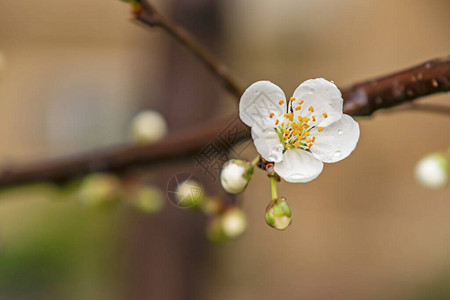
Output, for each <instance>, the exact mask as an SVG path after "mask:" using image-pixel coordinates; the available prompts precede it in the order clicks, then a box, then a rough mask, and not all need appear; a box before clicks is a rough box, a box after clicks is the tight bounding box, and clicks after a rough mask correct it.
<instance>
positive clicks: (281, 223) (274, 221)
mask: <svg viewBox="0 0 450 300" xmlns="http://www.w3.org/2000/svg"><path fill="white" fill-rule="evenodd" d="M266 223H267V225H269V226H271V227H273V228H275V229H278V230H285V229H286V228H288V227H289V225H291V223H292V212H291V209H290V207H289V205H288V204H287V202H286V199H285V198H284V197H279V198H278V199H276V200H275V201H271V202H270V203H269V205H268V206H267V208H266Z"/></svg>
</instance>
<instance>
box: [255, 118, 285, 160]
mask: <svg viewBox="0 0 450 300" xmlns="http://www.w3.org/2000/svg"><path fill="white" fill-rule="evenodd" d="M252 138H253V142H254V144H255V147H256V150H258V152H259V154H261V156H262V157H263V158H264V159H265V160H267V161H271V162H279V161H281V159H282V156H283V145H282V144H281V143H280V138H279V137H278V134H277V133H276V132H275V129H273V128H271V127H269V128H266V129H261V128H260V127H259V126H254V127H252Z"/></svg>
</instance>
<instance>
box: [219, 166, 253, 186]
mask: <svg viewBox="0 0 450 300" xmlns="http://www.w3.org/2000/svg"><path fill="white" fill-rule="evenodd" d="M252 175H253V166H252V165H251V164H250V163H249V162H246V161H242V160H239V159H232V160H229V161H227V162H226V163H225V164H224V166H223V168H222V172H221V173H220V183H221V184H222V187H223V188H224V190H225V191H227V192H228V193H230V194H239V193H242V192H243V191H244V190H245V188H246V187H247V185H248V183H249V181H250V179H252Z"/></svg>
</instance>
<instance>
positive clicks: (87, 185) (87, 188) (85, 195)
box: [79, 173, 121, 207]
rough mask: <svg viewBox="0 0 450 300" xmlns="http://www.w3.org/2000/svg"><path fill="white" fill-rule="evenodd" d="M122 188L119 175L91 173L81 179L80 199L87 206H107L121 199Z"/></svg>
mask: <svg viewBox="0 0 450 300" xmlns="http://www.w3.org/2000/svg"><path fill="white" fill-rule="evenodd" d="M120 189H121V181H120V179H119V178H118V177H116V176H114V175H111V174H104V173H96V174H90V175H87V176H85V177H84V178H83V179H82V181H81V184H80V188H79V199H80V201H81V203H83V204H85V205H87V206H92V207H99V206H105V205H108V204H111V203H115V202H116V201H117V200H119V197H120Z"/></svg>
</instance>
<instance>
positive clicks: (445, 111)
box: [389, 102, 450, 116]
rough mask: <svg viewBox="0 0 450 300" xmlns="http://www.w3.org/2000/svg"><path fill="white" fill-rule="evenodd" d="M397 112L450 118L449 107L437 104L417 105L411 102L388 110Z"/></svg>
mask: <svg viewBox="0 0 450 300" xmlns="http://www.w3.org/2000/svg"><path fill="white" fill-rule="evenodd" d="M398 111H417V112H430V113H437V114H442V115H446V116H450V106H445V105H438V104H418V103H414V102H412V103H405V104H403V105H399V106H396V107H394V108H393V109H390V110H389V112H398Z"/></svg>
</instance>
